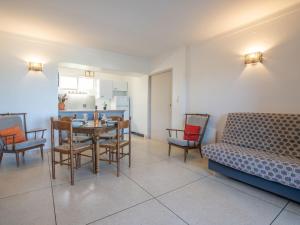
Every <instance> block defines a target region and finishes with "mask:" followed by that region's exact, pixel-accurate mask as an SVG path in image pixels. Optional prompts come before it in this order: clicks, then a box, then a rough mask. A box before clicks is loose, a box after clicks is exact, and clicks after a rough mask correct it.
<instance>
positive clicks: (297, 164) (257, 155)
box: [203, 143, 300, 189]
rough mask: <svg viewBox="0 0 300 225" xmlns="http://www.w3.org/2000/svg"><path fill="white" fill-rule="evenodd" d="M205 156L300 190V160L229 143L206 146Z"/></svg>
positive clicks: (204, 148) (204, 149)
mask: <svg viewBox="0 0 300 225" xmlns="http://www.w3.org/2000/svg"><path fill="white" fill-rule="evenodd" d="M203 154H204V155H205V156H206V157H207V158H209V159H211V160H213V161H215V162H218V163H220V164H223V165H225V166H229V167H231V168H234V169H237V170H240V171H243V172H245V173H249V174H252V175H255V176H258V177H262V178H264V179H266V180H270V181H275V182H278V183H281V184H284V185H288V186H290V187H293V188H298V189H300V159H299V158H296V157H293V156H289V155H280V154H276V153H272V152H266V151H263V150H257V149H252V148H245V147H240V146H237V145H231V144H227V143H217V144H210V145H205V146H204V147H203Z"/></svg>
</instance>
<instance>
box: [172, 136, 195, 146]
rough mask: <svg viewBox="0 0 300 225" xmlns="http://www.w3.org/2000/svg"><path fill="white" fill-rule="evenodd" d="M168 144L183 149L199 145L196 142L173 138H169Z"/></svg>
mask: <svg viewBox="0 0 300 225" xmlns="http://www.w3.org/2000/svg"><path fill="white" fill-rule="evenodd" d="M168 142H169V143H171V144H175V145H179V146H182V147H196V146H197V144H198V142H195V141H187V140H183V139H178V138H171V137H169V138H168Z"/></svg>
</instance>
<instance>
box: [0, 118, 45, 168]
mask: <svg viewBox="0 0 300 225" xmlns="http://www.w3.org/2000/svg"><path fill="white" fill-rule="evenodd" d="M11 127H17V128H18V129H20V130H21V131H22V135H23V134H24V136H25V138H23V139H22V141H18V140H17V134H16V133H14V132H12V131H8V133H9V134H6V135H3V134H2V135H1V134H0V163H1V161H2V158H3V154H4V153H14V154H16V162H17V166H18V167H19V154H20V153H22V155H23V157H24V155H25V151H27V150H32V149H36V148H39V149H40V151H41V157H42V159H43V158H44V154H43V148H44V145H45V143H46V139H45V138H44V132H45V131H46V129H34V130H29V131H28V130H27V124H26V113H5V114H0V132H1V131H2V132H1V133H4V130H7V129H10V128H11ZM5 133H7V132H5ZM29 136H33V137H31V138H29Z"/></svg>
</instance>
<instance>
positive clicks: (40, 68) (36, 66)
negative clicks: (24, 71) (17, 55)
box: [28, 62, 43, 72]
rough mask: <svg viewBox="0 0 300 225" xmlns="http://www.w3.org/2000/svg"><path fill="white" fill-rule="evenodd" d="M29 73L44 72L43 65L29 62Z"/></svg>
mask: <svg viewBox="0 0 300 225" xmlns="http://www.w3.org/2000/svg"><path fill="white" fill-rule="evenodd" d="M28 70H29V71H36V72H42V71H43V63H36V62H29V63H28Z"/></svg>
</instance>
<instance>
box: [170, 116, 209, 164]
mask: <svg viewBox="0 0 300 225" xmlns="http://www.w3.org/2000/svg"><path fill="white" fill-rule="evenodd" d="M208 120H209V115H208V114H190V113H187V114H185V126H184V127H185V129H184V130H183V129H171V128H168V129H167V131H168V132H169V138H168V144H169V156H170V155H171V146H176V147H178V148H181V149H183V150H184V162H186V158H187V154H188V151H189V150H191V149H199V153H200V155H201V157H203V156H202V150H201V144H202V140H203V137H204V134H205V130H206V127H207V123H208ZM188 126H192V127H199V129H198V130H199V131H198V132H190V131H188V130H187V127H188ZM179 132H181V134H183V138H182V137H179V136H178V133H179ZM173 133H175V137H174V136H173V135H172V134H173ZM189 137H193V138H191V139H194V140H191V139H190V138H189Z"/></svg>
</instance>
